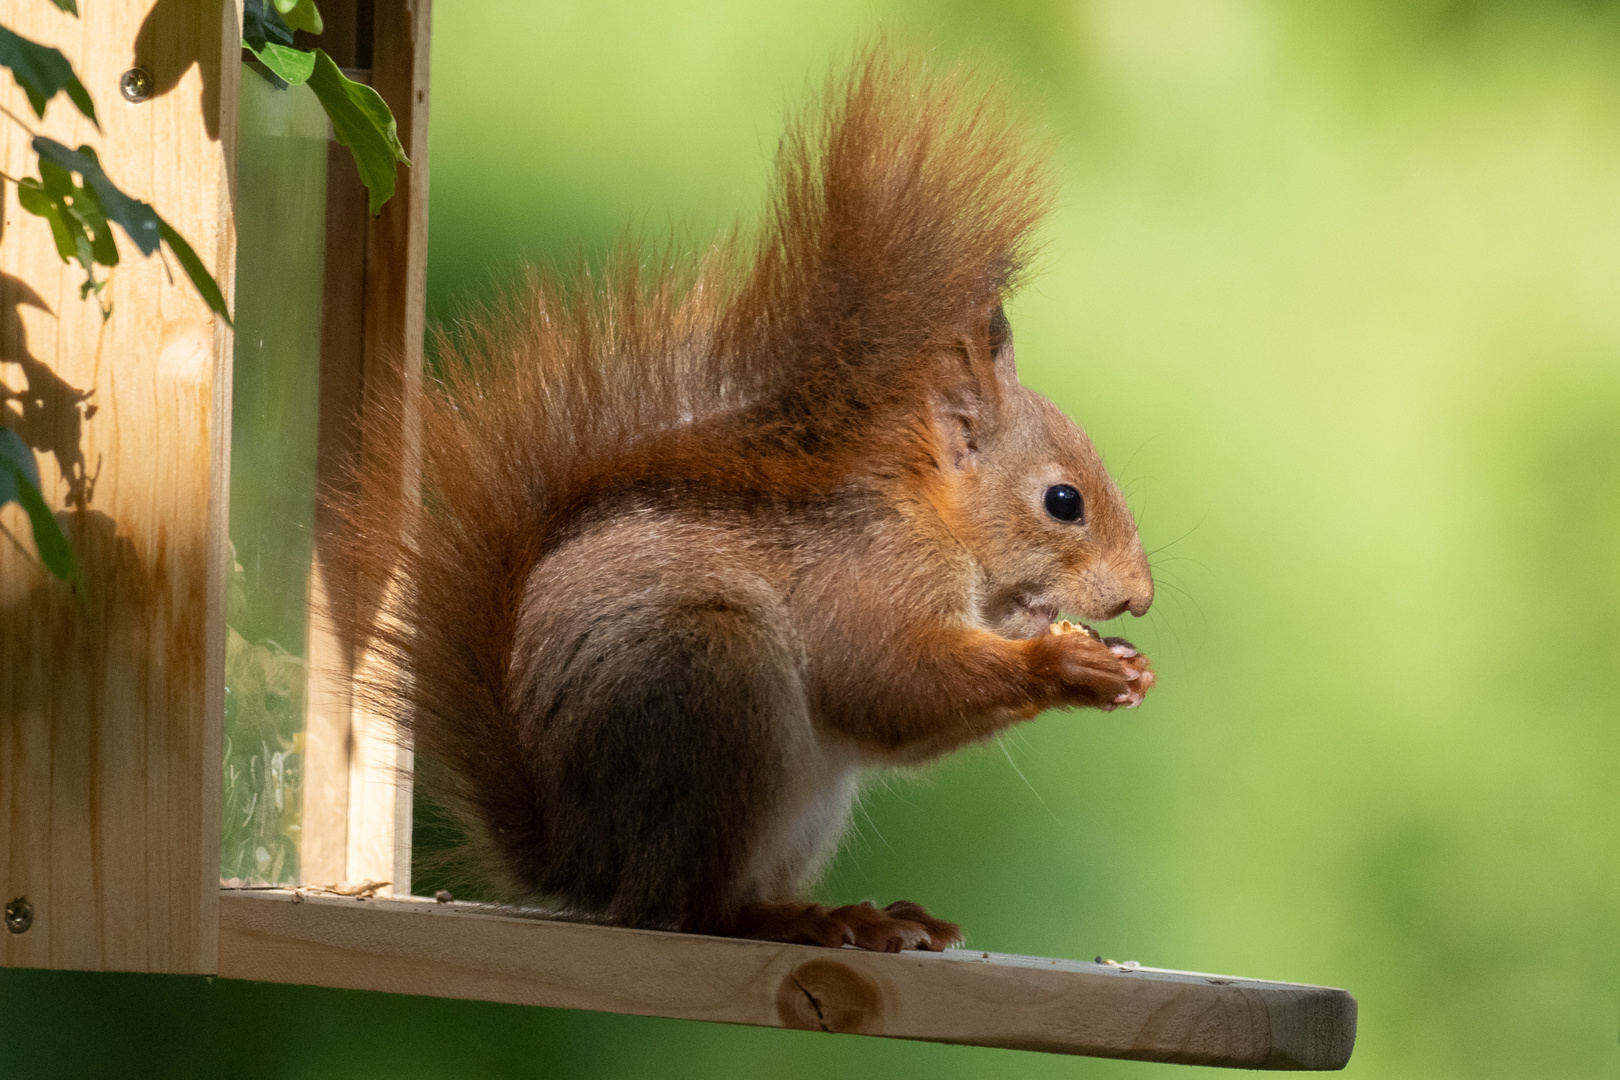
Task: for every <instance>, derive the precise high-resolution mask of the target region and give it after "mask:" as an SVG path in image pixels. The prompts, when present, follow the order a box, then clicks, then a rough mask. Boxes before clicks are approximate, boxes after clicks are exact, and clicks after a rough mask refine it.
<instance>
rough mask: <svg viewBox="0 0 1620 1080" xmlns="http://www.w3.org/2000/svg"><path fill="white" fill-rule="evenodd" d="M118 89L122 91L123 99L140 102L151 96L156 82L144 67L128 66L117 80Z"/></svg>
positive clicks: (155, 87)
mask: <svg viewBox="0 0 1620 1080" xmlns="http://www.w3.org/2000/svg"><path fill="white" fill-rule="evenodd" d="M118 89H119V90H121V91H123V94H124V100H125V101H133V102H142V101H145V100H147V99H148V98H150V97H151V96H152V92H153V91H154V90H156V89H157V83H156V82H155V81H154V80H153V79H152V73H151V72H150V71H147V70H146V69H145V68H140V67H137V68H130V69H129V70H128V71H126V72H124V75H123V77H122V78H120V79H119V80H118Z"/></svg>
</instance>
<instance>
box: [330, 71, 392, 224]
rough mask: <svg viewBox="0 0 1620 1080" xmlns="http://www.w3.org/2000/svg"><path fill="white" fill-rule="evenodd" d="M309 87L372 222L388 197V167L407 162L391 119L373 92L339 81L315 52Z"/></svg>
mask: <svg viewBox="0 0 1620 1080" xmlns="http://www.w3.org/2000/svg"><path fill="white" fill-rule="evenodd" d="M309 88H310V89H311V90H313V91H315V96H316V97H318V98H320V100H321V107H322V108H324V109H325V110H326V115H327V116H328V117H329V118H330V119H331V121H332V134H333V135H334V136H336V138H337V141H338V142H340V143H342V144H343V145H344V146H347V147H348V148H349V151H350V153H352V154H353V155H354V163H355V165H356V166H358V167H359V169H360V179H361V181H362V182H363V183H364V184H365V185H366V191H367V192H369V193H370V196H371V213H372V216H373V217H375V216H376V215H377V213H378V212H379V211H380V210H382V207H383V203H385V202H387V201H388V200H389V199H390V198H392V197H393V194H394V163H395V162H404V163H405V164H406V165H409V164H410V163H411V162H410V159H409V158H407V157H406V156H405V148H404V147H403V146H401V145H400V144H399V127H398V125H397V124H396V123H395V122H394V114H393V113H392V112H390V111H389V109H388V104H387V103H386V102H385V101H383V99H382V98H381V96H379V95H378V93H377V91H375V90H373V89H372V88H371V87H369V86H366V85H365V84H364V83H357V82H354V81H352V80H350V79H346V78H344V77H343V72H341V71H339V70H338V66H337V64H335V63H333V62H332V58H331V57H330V56H327V55H326V51H325V50H324V49H316V50H315V71H314V73H313V74H312V75H310V77H309Z"/></svg>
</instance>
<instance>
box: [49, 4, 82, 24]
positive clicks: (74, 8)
mask: <svg viewBox="0 0 1620 1080" xmlns="http://www.w3.org/2000/svg"><path fill="white" fill-rule="evenodd" d="M51 3H53V4H55V5H56V6H57V7H59V8H61V9H62V10H63V11H65V12H67V13H68V14H69V15H72V16H73V17H74V18H75V19H77V18H78V17H79V5H78V4H77V3H75V2H74V0H51Z"/></svg>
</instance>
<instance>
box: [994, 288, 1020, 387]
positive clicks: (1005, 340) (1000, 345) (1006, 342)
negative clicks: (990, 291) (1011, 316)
mask: <svg viewBox="0 0 1620 1080" xmlns="http://www.w3.org/2000/svg"><path fill="white" fill-rule="evenodd" d="M988 337H989V344H990V364H991V368H992V369H993V370H994V372H995V379H996V382H998V383H1000V384H1001V385H1003V386H1013V385H1016V384H1017V382H1018V365H1017V364H1016V363H1014V361H1013V336H1012V323H1010V322H1008V321H1007V313H1006V312H1005V311H1003V310H1002V308H1001V305H1000V304H999V303H998V304H997V305H996V306H995V307H994V308H993V309H992V310H991V312H990V325H989V327H988Z"/></svg>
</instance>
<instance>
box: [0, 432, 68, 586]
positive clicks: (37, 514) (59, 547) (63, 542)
mask: <svg viewBox="0 0 1620 1080" xmlns="http://www.w3.org/2000/svg"><path fill="white" fill-rule="evenodd" d="M13 501H15V502H18V503H21V504H22V508H23V510H24V511H25V512H26V513H27V514H28V522H29V524H30V525H32V526H33V528H34V547H35V548H37V549H38V550H39V561H40V562H42V563H44V564H45V568H46V569H47V570H49V571H50V572H51V573H53V574H55V575H56V576H57V577H58V578H60V579H62V580H63V581H82V580H83V579H82V578H81V577H80V576H79V565H78V563H77V562H75V561H74V559H73V547H72V546H71V545H70V544H69V543H68V539H67V537H66V536H64V535H62V527H61V526H60V525H58V524H57V523H56V515H54V514H52V513H51V508H50V507H48V506H46V505H45V497H44V496H43V495H41V494H40V488H39V466H38V465H36V464H35V463H34V452H33V451H32V450H30V449H29V448H28V444H27V443H25V442H23V439H22V436H21V435H18V434H17V433H16V432H15V431H12V430H11V429H10V428H8V427H0V506H4V505H5V504H6V503H8V502H13Z"/></svg>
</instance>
